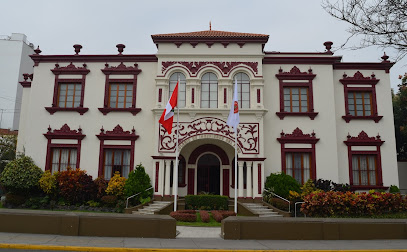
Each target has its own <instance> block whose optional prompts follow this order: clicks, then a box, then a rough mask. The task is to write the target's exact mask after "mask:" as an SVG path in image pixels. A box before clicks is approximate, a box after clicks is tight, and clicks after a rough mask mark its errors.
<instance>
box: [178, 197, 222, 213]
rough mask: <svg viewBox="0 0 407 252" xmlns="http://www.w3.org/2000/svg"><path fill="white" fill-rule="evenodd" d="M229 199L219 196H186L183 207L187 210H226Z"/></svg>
mask: <svg viewBox="0 0 407 252" xmlns="http://www.w3.org/2000/svg"><path fill="white" fill-rule="evenodd" d="M228 201H229V198H228V197H226V196H221V195H187V196H185V207H186V208H187V209H200V210H218V209H220V210H223V209H228Z"/></svg>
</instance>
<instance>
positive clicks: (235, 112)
mask: <svg viewBox="0 0 407 252" xmlns="http://www.w3.org/2000/svg"><path fill="white" fill-rule="evenodd" d="M239 122H240V119H239V103H238V98H237V79H235V88H234V92H233V104H232V106H231V107H230V112H229V117H228V121H227V122H226V123H227V125H229V126H230V127H233V130H234V131H235V132H236V131H237V125H239Z"/></svg>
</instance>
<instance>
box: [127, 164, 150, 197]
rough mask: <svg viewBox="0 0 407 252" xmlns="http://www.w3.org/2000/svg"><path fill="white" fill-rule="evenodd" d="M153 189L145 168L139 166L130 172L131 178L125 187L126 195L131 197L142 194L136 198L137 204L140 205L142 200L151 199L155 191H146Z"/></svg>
mask: <svg viewBox="0 0 407 252" xmlns="http://www.w3.org/2000/svg"><path fill="white" fill-rule="evenodd" d="M150 187H151V181H150V177H149V176H148V174H147V173H146V172H145V170H144V167H143V166H142V165H141V164H139V165H137V166H136V169H135V170H133V171H132V172H130V174H129V178H128V179H127V181H126V184H125V186H124V195H125V196H126V197H130V196H132V195H135V194H137V193H140V194H139V195H137V196H136V197H134V198H133V199H134V200H133V202H135V203H136V204H138V203H140V202H141V200H142V199H146V198H149V197H150V198H151V196H152V195H153V189H152V188H151V189H150V190H148V191H146V189H148V188H150Z"/></svg>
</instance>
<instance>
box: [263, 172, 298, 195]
mask: <svg viewBox="0 0 407 252" xmlns="http://www.w3.org/2000/svg"><path fill="white" fill-rule="evenodd" d="M265 187H266V188H267V189H268V190H271V191H272V192H274V193H275V194H277V195H279V196H281V197H283V198H288V195H289V193H290V191H295V192H298V193H299V192H300V184H299V183H298V182H297V180H295V179H294V178H293V177H291V176H290V175H286V174H285V173H271V174H270V176H268V177H267V179H266V185H265Z"/></svg>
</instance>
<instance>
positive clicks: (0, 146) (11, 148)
mask: <svg viewBox="0 0 407 252" xmlns="http://www.w3.org/2000/svg"><path fill="white" fill-rule="evenodd" d="M16 144H17V136H15V135H4V136H0V173H1V172H2V171H3V169H4V167H6V165H7V163H8V162H10V161H12V160H14V159H16Z"/></svg>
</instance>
